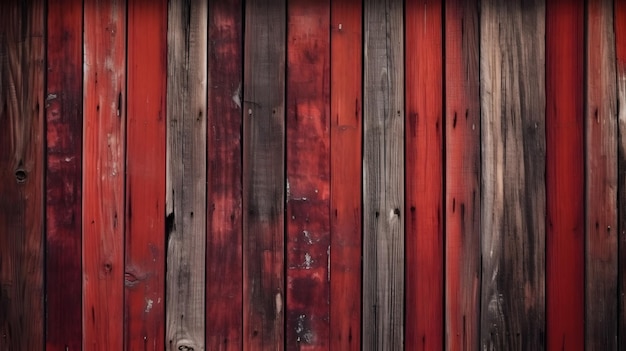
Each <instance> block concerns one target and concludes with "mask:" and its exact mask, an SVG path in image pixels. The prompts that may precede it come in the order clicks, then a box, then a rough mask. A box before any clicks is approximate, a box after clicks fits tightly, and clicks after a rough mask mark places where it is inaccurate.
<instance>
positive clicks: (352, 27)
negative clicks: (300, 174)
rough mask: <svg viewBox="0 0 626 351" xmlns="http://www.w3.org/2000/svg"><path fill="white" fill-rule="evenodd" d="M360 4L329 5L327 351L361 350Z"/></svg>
mask: <svg viewBox="0 0 626 351" xmlns="http://www.w3.org/2000/svg"><path fill="white" fill-rule="evenodd" d="M361 14H362V3H361V1H360V0H333V1H332V2H331V56H330V62H331V64H330V66H331V70H330V71H331V72H330V74H331V76H330V82H331V84H330V86H331V97H330V99H331V100H330V101H331V102H330V115H331V121H330V138H331V146H332V149H331V153H330V159H331V166H330V202H331V239H330V240H331V243H330V246H331V249H330V276H331V278H332V279H331V280H330V349H332V350H346V351H348V350H353V351H356V350H360V349H361V342H360V341H361V294H360V291H361V228H362V227H361V211H362V209H361V186H362V168H361V157H362V146H361V140H362V136H361V134H362V114H361V112H362V111H361V106H362V101H361V89H362V72H361V70H362V66H363V64H362V52H363V51H362V50H363V49H362V46H361V43H362V18H361Z"/></svg>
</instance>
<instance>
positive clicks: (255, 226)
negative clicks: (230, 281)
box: [243, 0, 287, 350]
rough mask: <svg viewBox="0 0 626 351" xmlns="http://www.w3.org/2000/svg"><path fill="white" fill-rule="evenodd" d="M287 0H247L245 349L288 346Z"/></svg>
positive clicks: (244, 109)
mask: <svg viewBox="0 0 626 351" xmlns="http://www.w3.org/2000/svg"><path fill="white" fill-rule="evenodd" d="M286 18H287V15H286V4H285V1H284V0H280V1H275V0H251V1H247V2H246V10H245V26H244V27H245V38H246V40H245V43H244V53H245V56H244V79H243V81H244V83H243V87H244V88H243V92H244V99H243V100H244V101H243V106H244V108H243V111H244V114H243V133H244V139H243V140H244V141H243V253H244V254H243V256H244V266H243V279H244V284H243V287H244V288H243V318H244V321H243V326H244V349H250V350H266V349H268V350H269V349H272V350H282V349H283V348H284V344H283V342H284V340H283V339H284V308H283V306H284V304H285V296H284V295H285V288H284V285H285V282H284V281H285V279H284V278H285V275H284V272H285V270H284V262H285V259H284V252H283V251H284V227H285V223H284V208H285V203H284V201H285V185H286V184H285V159H284V156H285V42H286V37H285V32H286Z"/></svg>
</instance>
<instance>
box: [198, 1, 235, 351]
mask: <svg viewBox="0 0 626 351" xmlns="http://www.w3.org/2000/svg"><path fill="white" fill-rule="evenodd" d="M242 16H243V8H242V1H240V0H230V1H224V0H211V1H209V24H208V25H209V38H210V39H209V67H208V69H209V85H208V93H209V104H208V134H207V138H208V144H209V147H208V150H209V151H208V152H209V154H208V159H209V163H208V178H207V179H208V184H207V185H208V193H207V201H208V203H209V206H208V215H207V224H208V233H207V256H206V258H207V277H206V279H207V283H206V289H207V292H206V293H207V295H206V304H207V316H210V318H207V319H206V323H207V326H206V328H207V331H206V333H207V335H206V349H207V350H241V348H242V345H243V342H242V337H243V335H242V334H243V319H242V313H243V307H242V289H243V276H242V264H243V261H242V259H243V258H242V251H241V250H242V222H241V221H242V213H241V206H242V203H241V201H242V199H241V192H242V183H241V166H242V159H241V126H242V121H241V117H242V113H241V98H242V92H241V80H242V78H243V77H242V50H243V48H242V44H243V42H242V35H243V33H242V30H243V28H242Z"/></svg>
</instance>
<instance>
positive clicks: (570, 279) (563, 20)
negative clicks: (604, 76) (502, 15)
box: [546, 1, 585, 350]
mask: <svg viewBox="0 0 626 351" xmlns="http://www.w3.org/2000/svg"><path fill="white" fill-rule="evenodd" d="M583 11H584V7H583V2H582V1H579V2H576V1H548V3H547V8H546V139H547V140H546V197H547V221H548V223H547V228H546V229H547V232H546V305H547V306H546V319H547V321H546V323H547V326H546V333H547V335H546V337H547V348H548V349H549V350H556V349H559V350H560V349H566V350H576V349H582V348H583V347H584V335H585V334H584V325H583V323H584V292H585V286H584V245H585V241H584V238H585V236H584V235H585V232H584V230H585V227H584V226H585V223H584V215H585V212H584V203H585V201H584V200H585V198H584V168H583V167H584V159H583V157H584V156H583V155H584V154H583V150H584V149H583V140H584V139H583V53H584V51H583V45H584V37H583V28H584V22H583ZM563 33H570V35H566V36H564V35H563Z"/></svg>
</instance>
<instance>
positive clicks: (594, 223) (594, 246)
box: [585, 0, 618, 351]
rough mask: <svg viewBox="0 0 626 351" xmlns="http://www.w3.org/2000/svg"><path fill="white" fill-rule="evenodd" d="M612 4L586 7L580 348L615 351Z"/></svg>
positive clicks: (596, 0)
mask: <svg viewBox="0 0 626 351" xmlns="http://www.w3.org/2000/svg"><path fill="white" fill-rule="evenodd" d="M613 30H614V28H613V1H611V0H589V1H588V2H587V48H586V49H587V70H586V71H587V72H586V73H587V89H586V91H587V96H586V98H587V104H586V111H585V120H586V127H587V130H586V133H587V158H586V167H585V170H586V179H587V183H586V184H587V188H586V195H587V213H586V215H587V216H586V217H587V218H586V227H587V228H586V232H587V235H586V255H585V261H586V262H585V286H586V288H585V297H586V300H585V301H586V302H585V306H586V309H585V326H586V328H585V345H586V347H585V349H586V350H607V351H608V350H617V349H618V348H617V311H618V303H617V253H618V248H617V245H618V244H617V120H616V118H615V116H616V114H617V106H616V98H617V96H616V87H615V78H616V76H615V36H614V33H613Z"/></svg>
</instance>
